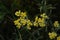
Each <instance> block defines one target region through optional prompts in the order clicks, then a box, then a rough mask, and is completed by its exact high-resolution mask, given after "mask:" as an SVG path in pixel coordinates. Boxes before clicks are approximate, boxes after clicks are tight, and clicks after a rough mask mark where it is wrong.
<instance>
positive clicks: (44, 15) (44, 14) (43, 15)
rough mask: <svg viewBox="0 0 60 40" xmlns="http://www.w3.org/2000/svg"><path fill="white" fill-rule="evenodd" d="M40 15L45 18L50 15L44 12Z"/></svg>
mask: <svg viewBox="0 0 60 40" xmlns="http://www.w3.org/2000/svg"><path fill="white" fill-rule="evenodd" d="M40 16H41V17H43V18H48V16H47V15H46V13H43V14H41V15H40Z"/></svg>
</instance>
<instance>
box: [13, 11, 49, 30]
mask: <svg viewBox="0 0 60 40" xmlns="http://www.w3.org/2000/svg"><path fill="white" fill-rule="evenodd" d="M26 14H27V13H26V12H21V11H20V10H19V11H16V12H15V15H16V16H18V17H19V18H18V19H17V20H15V21H14V24H15V25H16V27H18V28H19V29H20V28H21V27H22V26H25V25H26V27H27V29H31V27H30V26H32V25H33V26H36V27H38V26H40V27H45V26H46V23H45V19H47V18H48V16H47V15H46V14H45V13H43V14H41V15H40V16H41V17H42V18H38V16H36V18H35V21H33V22H31V21H30V20H29V19H28V17H27V15H26Z"/></svg>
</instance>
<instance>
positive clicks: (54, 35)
mask: <svg viewBox="0 0 60 40" xmlns="http://www.w3.org/2000/svg"><path fill="white" fill-rule="evenodd" d="M48 35H49V38H50V39H54V38H55V37H56V36H57V34H56V33H55V32H51V33H50V32H49V33H48Z"/></svg>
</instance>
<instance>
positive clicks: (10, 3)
mask: <svg viewBox="0 0 60 40" xmlns="http://www.w3.org/2000/svg"><path fill="white" fill-rule="evenodd" d="M41 1H42V0H0V40H17V38H18V37H17V35H18V30H17V29H16V27H15V25H14V23H13V21H14V20H15V18H17V17H16V16H15V12H16V11H18V10H21V11H26V12H27V15H28V17H29V19H30V20H34V18H35V16H36V15H38V14H40V13H41V12H40V6H41V4H40V3H41ZM46 1H47V4H51V5H50V6H51V7H55V8H52V9H51V14H50V15H51V16H50V18H51V20H52V21H55V20H58V21H59V22H60V0H46ZM48 14H49V13H48ZM25 32H26V31H25V30H23V32H22V33H25ZM27 34H28V35H29V34H30V33H29V32H27V33H25V36H26V35H27ZM23 36H24V35H23ZM23 36H22V37H23ZM26 37H29V36H26ZM15 38H16V39H15ZM23 40H28V39H27V38H25V37H23ZM33 40H35V39H33Z"/></svg>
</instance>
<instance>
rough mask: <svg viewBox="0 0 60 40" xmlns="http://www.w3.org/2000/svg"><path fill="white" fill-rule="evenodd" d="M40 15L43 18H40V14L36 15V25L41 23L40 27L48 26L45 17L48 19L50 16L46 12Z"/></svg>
mask: <svg viewBox="0 0 60 40" xmlns="http://www.w3.org/2000/svg"><path fill="white" fill-rule="evenodd" d="M40 16H41V17H42V18H38V16H36V18H35V21H34V26H36V27H38V25H39V26H40V27H45V26H46V23H45V19H47V18H48V16H47V15H46V14H45V13H43V14H41V15H40Z"/></svg>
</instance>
